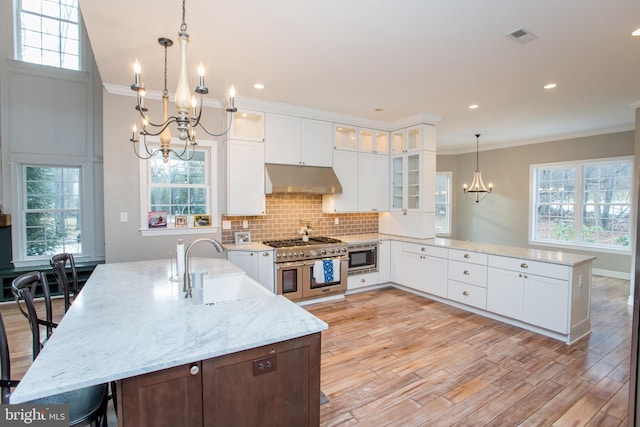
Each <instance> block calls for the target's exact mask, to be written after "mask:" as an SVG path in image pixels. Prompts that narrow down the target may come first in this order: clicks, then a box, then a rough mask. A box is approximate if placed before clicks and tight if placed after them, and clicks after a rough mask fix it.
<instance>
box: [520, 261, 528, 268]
mask: <svg viewBox="0 0 640 427" xmlns="http://www.w3.org/2000/svg"><path fill="white" fill-rule="evenodd" d="M520 268H529V266H528V265H527V264H525V263H524V262H523V263H522V264H520Z"/></svg>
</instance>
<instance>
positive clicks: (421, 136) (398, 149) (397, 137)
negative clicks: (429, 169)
mask: <svg viewBox="0 0 640 427" xmlns="http://www.w3.org/2000/svg"><path fill="white" fill-rule="evenodd" d="M435 149H436V147H435V127H434V126H430V125H417V126H412V127H410V128H405V129H400V130H397V131H395V132H392V133H391V153H392V154H399V153H406V152H409V151H419V150H428V151H435Z"/></svg>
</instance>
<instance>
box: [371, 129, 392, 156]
mask: <svg viewBox="0 0 640 427" xmlns="http://www.w3.org/2000/svg"><path fill="white" fill-rule="evenodd" d="M373 138H374V142H375V147H374V150H375V152H376V153H378V154H389V132H383V131H381V130H377V131H374V133H373Z"/></svg>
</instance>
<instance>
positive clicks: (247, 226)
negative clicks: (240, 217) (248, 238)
mask: <svg viewBox="0 0 640 427" xmlns="http://www.w3.org/2000/svg"><path fill="white" fill-rule="evenodd" d="M242 228H249V221H247V220H246V219H245V220H244V221H242Z"/></svg>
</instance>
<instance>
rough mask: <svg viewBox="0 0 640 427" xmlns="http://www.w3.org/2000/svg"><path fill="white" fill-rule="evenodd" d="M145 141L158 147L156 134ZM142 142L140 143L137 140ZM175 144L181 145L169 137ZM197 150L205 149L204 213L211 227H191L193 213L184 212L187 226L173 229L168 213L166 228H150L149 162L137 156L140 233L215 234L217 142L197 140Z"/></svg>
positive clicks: (141, 151) (218, 215)
mask: <svg viewBox="0 0 640 427" xmlns="http://www.w3.org/2000/svg"><path fill="white" fill-rule="evenodd" d="M147 143H148V145H149V146H150V148H153V147H155V148H157V147H159V146H160V139H159V138H158V137H147ZM140 144H142V142H140ZM171 145H173V146H175V147H180V146H181V145H184V143H183V142H182V141H180V140H179V139H178V138H173V139H172V144H171ZM196 149H198V150H202V151H205V153H206V154H205V161H206V165H205V169H206V172H207V180H208V187H209V191H208V199H209V202H208V206H207V212H208V214H209V215H211V222H212V226H211V227H194V226H193V215H187V225H188V226H187V227H186V228H176V227H175V218H174V217H175V215H168V218H167V228H149V222H148V214H149V210H150V205H151V185H150V183H149V179H150V176H151V174H150V167H151V161H150V160H145V159H140V162H139V165H140V229H139V230H140V233H141V234H142V236H144V237H153V236H174V235H187V234H211V233H216V232H217V231H218V228H219V218H220V214H219V210H218V198H217V195H216V193H217V192H216V190H217V188H218V173H217V169H218V161H217V159H218V142H217V141H213V140H200V139H199V140H198V145H197V147H196ZM138 152H139V153H144V152H145V150H144V146H141V147H139V148H138Z"/></svg>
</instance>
